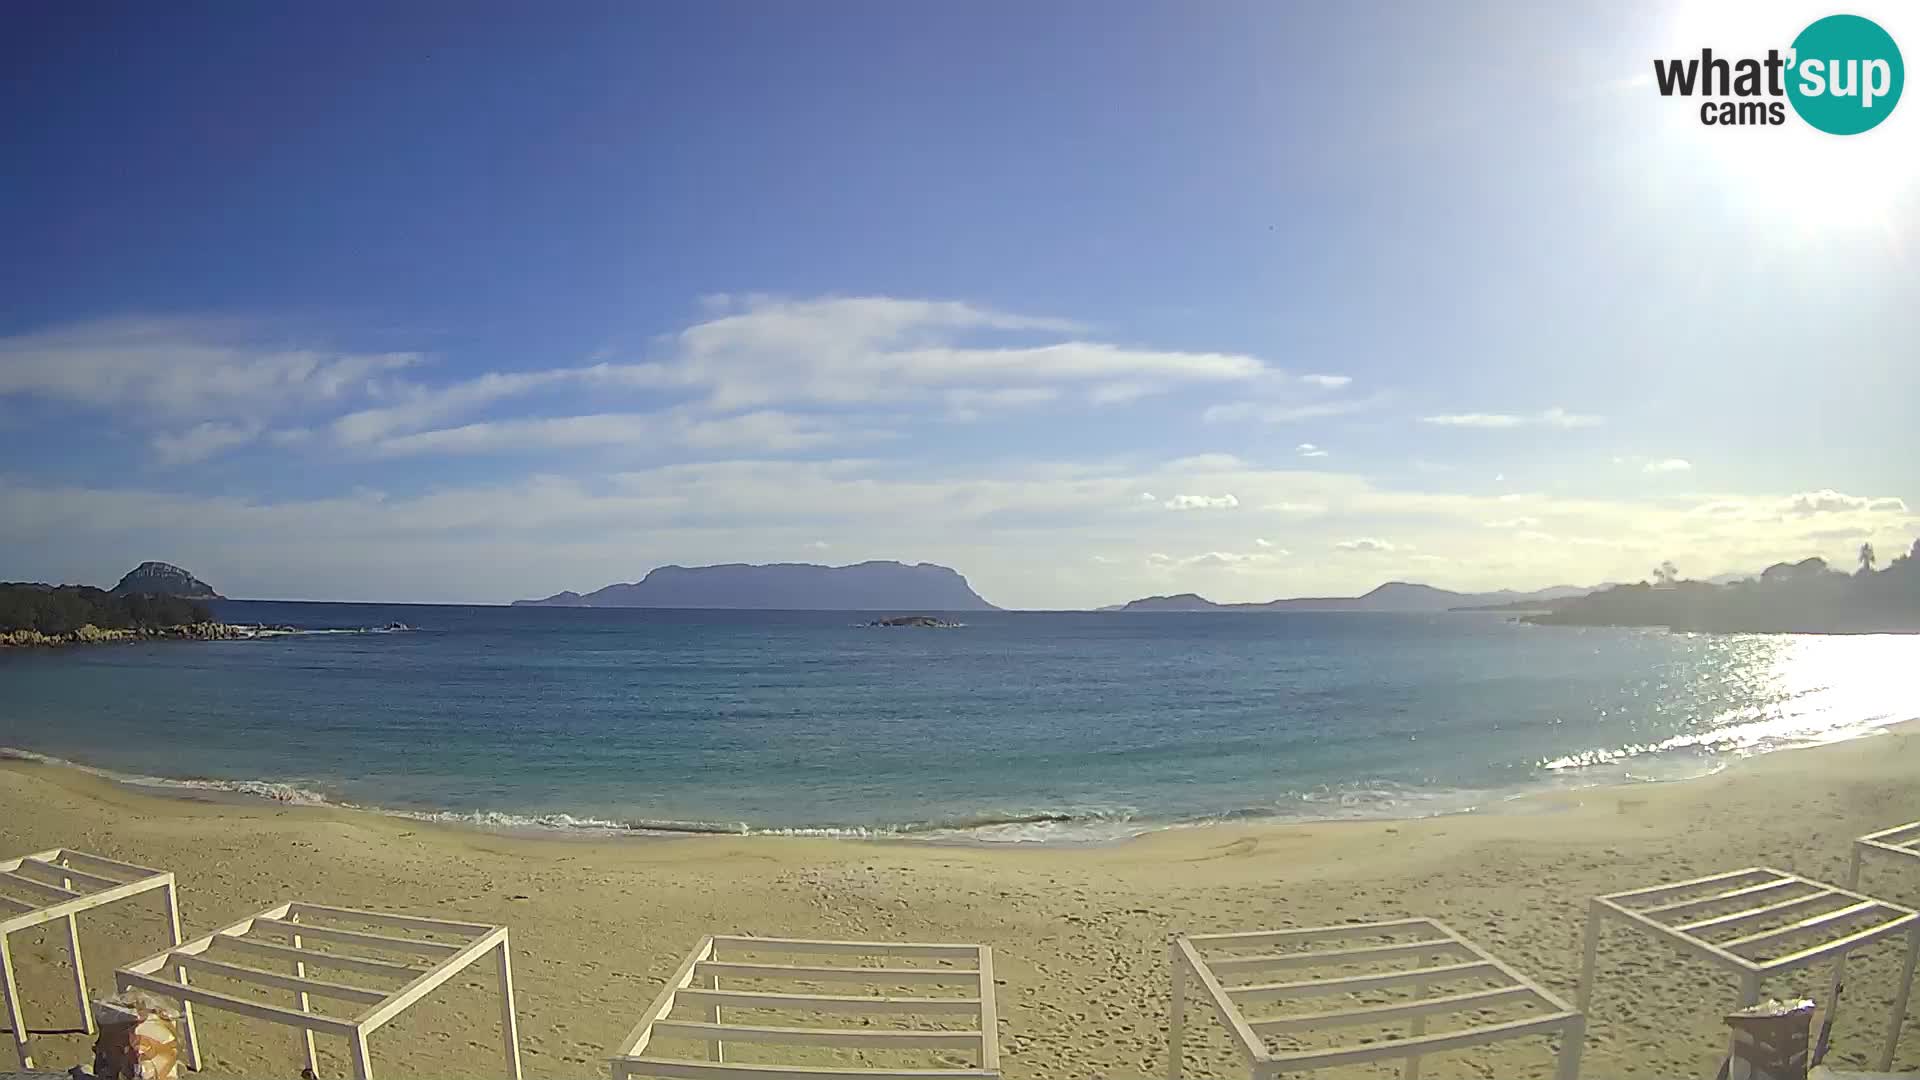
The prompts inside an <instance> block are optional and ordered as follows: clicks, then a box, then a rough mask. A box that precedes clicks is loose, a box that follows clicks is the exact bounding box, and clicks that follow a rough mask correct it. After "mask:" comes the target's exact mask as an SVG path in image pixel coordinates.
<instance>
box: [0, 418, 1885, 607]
mask: <svg viewBox="0 0 1920 1080" xmlns="http://www.w3.org/2000/svg"><path fill="white" fill-rule="evenodd" d="M687 415H688V416H690V417H693V418H696V419H698V418H703V416H702V414H700V413H699V412H698V411H697V410H688V412H687ZM410 472H412V470H404V471H402V470H396V471H395V472H394V473H393V474H392V476H393V479H392V480H391V481H390V482H391V483H393V484H395V485H396V486H395V487H394V488H393V489H392V490H385V491H381V490H355V489H349V490H347V491H345V492H343V493H339V494H329V495H320V496H313V497H288V496H285V495H282V496H278V497H273V498H267V499H256V498H245V497H221V496H202V495H194V494H191V493H188V492H184V491H168V490H164V489H163V488H162V487H160V486H159V485H157V484H154V483H152V482H147V483H143V484H141V485H140V486H139V487H133V486H126V487H119V488H111V487H109V488H82V487H61V486H58V485H36V484H35V483H34V482H33V481H29V480H24V479H22V478H20V477H19V476H17V475H14V476H8V475H0V550H6V551H8V552H9V553H13V554H14V558H15V562H14V566H15V569H13V570H12V571H10V573H13V574H15V575H19V576H25V577H30V578H42V579H46V578H55V579H64V580H70V581H84V582H93V581H102V580H104V581H105V582H106V583H111V581H112V580H113V579H114V578H115V577H117V576H118V574H120V573H122V572H124V571H125V568H126V566H129V565H132V564H133V563H134V562H137V561H139V559H141V558H144V557H148V556H149V555H150V553H151V552H152V551H154V550H164V551H165V552H167V553H168V554H169V557H170V558H172V560H173V561H175V562H178V563H180V564H182V565H185V566H187V567H189V568H191V569H194V570H196V571H198V572H200V573H201V576H203V577H205V578H207V579H208V580H211V581H214V583H215V584H216V585H219V586H221V588H222V590H223V591H225V592H228V593H229V594H231V595H239V596H247V595H253V596H264V595H278V596H288V597H300V596H305V597H313V598H332V599H369V600H381V599H385V600H440V601H463V600H465V601H473V600H484V601H498V600H509V599H514V598H517V597H520V596H532V595H544V594H546V593H551V592H556V591H558V590H559V589H562V588H593V587H598V586H600V585H604V584H606V583H608V582H612V581H631V580H634V579H635V578H636V577H638V576H639V575H640V574H642V573H644V572H645V571H646V569H648V568H649V567H651V566H654V565H659V564H662V563H667V562H678V563H683V564H684V563H702V562H727V561H736V560H738V561H752V562H762V561H770V560H778V559H781V558H792V557H793V556H794V554H795V553H800V552H806V551H808V550H809V548H808V545H809V544H811V543H813V542H815V541H820V542H826V543H830V544H832V545H833V551H834V554H835V557H836V559H837V560H845V561H858V560H860V559H862V558H901V559H909V560H916V559H925V560H929V561H934V562H940V563H944V564H946V565H950V566H954V567H956V568H958V569H960V570H961V571H962V572H963V573H966V574H967V575H968V577H969V578H970V580H972V582H973V583H974V584H975V586H976V587H978V588H979V589H980V591H981V592H982V594H983V595H985V596H987V597H988V598H989V599H991V600H994V601H996V602H1000V603H1006V604H1013V605H1023V606H1052V607H1063V606H1064V607H1072V606H1080V605H1091V604H1097V603H1107V602H1110V601H1112V600H1113V599H1114V598H1115V597H1116V596H1127V595H1147V594H1149V593H1152V592H1165V591H1167V589H1166V587H1165V586H1167V585H1169V584H1175V583H1177V582H1178V579H1175V581H1167V580H1164V579H1156V578H1155V577H1154V575H1156V574H1177V573H1192V574H1196V575H1208V576H1207V578H1206V581H1205V585H1204V586H1203V587H1202V589H1201V591H1205V592H1206V593H1207V594H1208V595H1209V596H1212V597H1214V598H1215V599H1219V600H1267V599H1272V598H1274V597H1276V596H1313V595H1321V596H1326V595H1349V594H1355V593H1359V592H1364V591H1366V590H1367V589H1369V588H1372V587H1373V586H1374V585H1377V584H1379V582H1380V579H1381V577H1382V576H1384V572H1385V571H1388V570H1391V569H1393V568H1395V567H1400V566H1403V565H1404V566H1408V567H1412V566H1419V567H1421V569H1423V570H1424V569H1425V566H1426V565H1428V563H1427V562H1426V561H1425V560H1422V561H1421V562H1419V563H1416V561H1415V560H1416V559H1419V558H1420V557H1422V556H1432V557H1433V558H1434V559H1444V560H1446V561H1445V562H1432V563H1431V564H1430V565H1432V566H1433V567H1435V568H1436V569H1434V570H1432V571H1430V572H1431V573H1433V574H1434V575H1436V576H1435V577H1434V578H1433V579H1432V580H1431V581H1430V583H1431V584H1435V585H1440V586H1443V587H1447V588H1459V589H1462V590H1483V589H1493V588H1500V587H1511V588H1537V587H1542V586H1545V585H1551V584H1556V583H1562V582H1567V581H1574V582H1588V581H1606V580H1638V578H1639V577H1643V576H1645V573H1646V568H1647V567H1648V566H1652V565H1655V564H1656V563H1658V562H1659V561H1660V560H1661V559H1663V558H1668V557H1672V556H1674V555H1676V554H1684V558H1683V559H1682V560H1681V561H1682V564H1683V566H1686V567H1689V568H1691V570H1690V572H1696V573H1698V574H1710V573H1717V572H1719V571H1721V570H1755V571H1757V570H1758V568H1760V567H1763V566H1766V565H1769V564H1771V563H1774V562H1778V561H1781V560H1783V559H1785V560H1789V561H1791V560H1797V559H1799V558H1804V557H1806V556H1807V555H1811V554H1820V555H1824V556H1826V557H1827V558H1828V559H1830V560H1836V561H1841V562H1844V561H1846V560H1848V559H1850V557H1851V553H1852V548H1856V547H1858V541H1857V539H1852V540H1851V541H1850V542H1849V541H1846V540H1838V539H1833V540H1829V539H1825V538H1815V537H1811V536H1809V535H1807V533H1808V532H1809V531H1818V532H1826V531H1828V530H1836V529H1845V528H1852V527H1867V528H1871V529H1872V530H1873V536H1872V537H1871V538H1872V539H1873V541H1874V543H1875V545H1876V546H1877V547H1880V548H1881V549H1882V550H1884V551H1888V552H1892V551H1895V550H1904V549H1905V548H1906V547H1907V546H1908V545H1910V544H1911V543H1912V541H1913V531H1914V530H1915V529H1916V528H1920V520H1916V519H1915V518H1914V517H1913V516H1911V515H1908V514H1903V513H1898V512H1892V508H1893V507H1894V506H1896V505H1899V502H1898V500H1895V499H1892V498H1891V497H1887V496H1880V497H1866V496H1854V495H1847V494H1841V493H1823V492H1812V493H1807V494H1808V495H1810V496H1818V498H1816V499H1812V500H1811V503H1815V504H1817V503H1822V502H1824V503H1827V504H1831V505H1834V506H1839V507H1842V509H1840V510H1833V511H1825V512H1822V513H1821V514H1818V515H1814V516H1795V515H1792V514H1789V513H1786V512H1785V509H1784V508H1785V507H1786V506H1787V505H1789V504H1790V502H1792V501H1793V500H1794V499H1796V498H1798V497H1797V496H1789V495H1786V494H1769V495H1749V496H1738V497H1736V496H1725V495H1720V496H1714V497H1713V499H1712V501H1711V502H1705V501H1703V502H1702V503H1698V504H1696V503H1692V502H1688V503H1675V502H1672V501H1669V500H1662V499H1645V498H1641V499H1623V498H1569V497H1561V496H1556V495H1552V494H1548V493H1509V494H1510V497H1496V496H1492V495H1485V494H1470V493H1461V492H1433V491H1419V490H1403V489H1395V488H1390V487H1379V486H1375V484H1374V483H1372V482H1370V481H1368V480H1367V479H1365V478H1363V477H1359V476H1354V475H1350V474H1337V473H1321V472H1300V471H1293V470H1284V469H1282V470H1268V469H1262V468H1260V467H1258V466H1256V465H1252V464H1247V463H1244V462H1243V463H1240V465H1239V466H1238V467H1237V468H1226V469H1223V470H1222V471H1220V472H1218V473H1217V474H1212V475H1208V476H1206V477H1205V480H1206V483H1205V484H1204V485H1196V484H1192V483H1188V482H1187V481H1189V480H1191V479H1192V478H1193V477H1192V475H1191V474H1190V473H1188V472H1184V471H1178V470H1171V471H1170V470H1169V467H1168V465H1166V464H1158V465H1155V464H1151V463H1149V464H1141V463H1139V462H1137V461H1125V460H1121V461H1115V460H1107V461H1101V460H1094V461H1054V462H1026V463H1011V462H1007V461H1004V460H995V461H989V462H965V461H948V460H921V461H891V460H860V459H849V458H837V459H830V460H777V459H772V458H768V457H756V456H754V455H752V454H751V453H743V454H742V455H740V457H738V458H737V459H731V460H719V461H705V462H694V463H680V464H671V465H659V466H653V467H645V468H636V469H634V470H632V471H626V472H611V473H608V472H592V471H585V472H578V473H575V474H573V475H569V476H546V475H532V476H527V475H512V474H509V475H508V476H504V477H502V478H500V479H498V480H495V481H489V482H479V483H470V484H469V485H467V486H451V487H444V488H426V489H419V488H413V487H409V486H406V485H407V484H408V481H407V480H405V479H403V477H405V475H406V474H407V473H410ZM128 483H129V485H130V484H131V482H128ZM1175 491H1185V492H1197V493H1202V494H1206V493H1214V494H1215V495H1216V496H1217V493H1220V492H1225V491H1231V492H1233V493H1234V495H1235V497H1236V499H1237V501H1238V502H1239V503H1240V504H1241V505H1240V507H1239V508H1238V509H1236V510H1233V511H1230V512H1227V513H1224V514H1218V513H1217V514H1206V513H1197V512H1196V513H1173V512H1161V511H1159V510H1158V507H1157V505H1156V506H1155V512H1153V513H1141V512H1139V508H1140V507H1141V506H1142V505H1143V504H1157V503H1159V502H1160V501H1161V500H1163V499H1164V498H1166V496H1158V497H1157V498H1155V499H1152V500H1147V499H1143V498H1142V496H1143V495H1145V494H1146V493H1148V492H1155V493H1158V492H1175ZM1281 503H1297V504H1308V503H1311V504H1313V505H1314V506H1315V507H1317V508H1318V509H1319V510H1320V512H1319V513H1317V514H1311V515H1288V516H1286V517H1284V518H1282V517H1281V516H1280V515H1278V514H1275V516H1274V517H1273V519H1272V520H1273V521H1275V522H1280V521H1284V525H1280V524H1271V525H1270V524H1268V523H1267V522H1260V523H1258V525H1257V526H1256V525H1255V524H1253V523H1251V522H1249V523H1247V524H1245V525H1241V524H1238V523H1240V522H1242V521H1243V520H1244V517H1243V515H1248V514H1258V513H1262V512H1265V511H1263V510H1262V509H1260V508H1263V507H1267V506H1273V505H1278V504H1281ZM1713 503H1729V504H1738V505H1739V506H1741V507H1743V508H1750V511H1751V512H1749V510H1747V509H1743V510H1742V512H1741V513H1737V514H1720V513H1714V514H1701V513H1697V512H1696V511H1695V508H1696V507H1697V506H1698V505H1712V504H1713ZM1876 503H1882V504H1883V509H1881V510H1879V511H1869V510H1866V509H1865V507H1868V506H1873V505H1875V504H1876ZM1852 506H1858V507H1861V509H1860V510H1858V511H1849V510H1846V509H1844V508H1845V507H1852ZM1522 515H1524V516H1527V517H1532V518H1536V519H1538V520H1542V521H1549V522H1552V523H1553V531H1552V533H1551V534H1549V533H1547V532H1545V531H1543V530H1538V529H1518V530H1516V532H1526V533H1529V534H1534V535H1530V536H1528V537H1525V538H1522V537H1519V536H1517V535H1514V536H1513V542H1507V537H1508V535H1509V534H1504V533H1503V534H1500V537H1501V542H1499V543H1491V544H1490V543H1488V539H1487V537H1488V534H1487V529H1486V525H1485V524H1484V523H1486V522H1489V521H1506V522H1510V521H1511V520H1512V519H1514V518H1516V517H1518V516H1522ZM1850 515H1851V516H1850ZM1223 523H1231V524H1235V528H1234V529H1233V530H1232V532H1244V533H1256V534H1265V535H1264V536H1263V537H1262V538H1264V539H1268V540H1269V542H1270V543H1272V544H1273V546H1271V547H1267V546H1262V545H1260V544H1257V543H1255V542H1253V540H1252V538H1251V537H1249V538H1248V539H1246V540H1245V541H1244V549H1243V550H1238V551H1236V550H1233V548H1234V547H1237V546H1239V544H1238V543H1237V542H1236V541H1234V540H1233V539H1231V534H1229V535H1228V536H1227V537H1224V538H1223V537H1222V535H1221V533H1220V530H1219V529H1218V526H1219V525H1221V524H1223ZM1280 528H1284V529H1285V530H1286V531H1285V532H1284V533H1282V534H1278V535H1285V536H1286V537H1287V540H1286V541H1285V545H1286V547H1288V548H1291V549H1293V550H1294V551H1295V552H1296V553H1300V552H1311V551H1321V552H1327V551H1333V552H1336V553H1337V554H1338V555H1339V557H1336V558H1332V559H1328V558H1301V557H1298V556H1297V555H1296V557H1293V558H1287V557H1284V556H1282V555H1281V550H1282V549H1281V548H1280V545H1279V543H1278V542H1276V539H1275V538H1276V534H1275V533H1274V532H1270V531H1269V530H1270V529H1280ZM1356 538H1358V539H1356ZM1388 538H1391V539H1390V540H1389V539H1388ZM1364 540H1372V541H1373V542H1374V544H1375V545H1376V547H1375V548H1366V547H1363V546H1362V545H1361V541H1364ZM1342 543H1344V544H1346V545H1349V546H1348V547H1346V548H1342V547H1341V546H1340V545H1341V544H1342ZM1386 546H1391V547H1392V549H1393V550H1392V551H1391V552H1387V551H1385V550H1384V548H1385V547H1386ZM1154 551H1157V552H1161V553H1168V558H1169V560H1170V562H1186V561H1191V562H1192V568H1191V569H1188V570H1180V569H1176V568H1174V567H1172V566H1171V565H1169V566H1167V567H1163V568H1161V569H1158V570H1154V569H1150V568H1149V567H1148V566H1147V565H1146V564H1145V563H1144V562H1143V560H1144V559H1145V557H1146V555H1147V553H1148V552H1154ZM369 552H377V553H378V557H377V558H375V557H371V556H369V554H368V553H369ZM1088 552H1100V553H1101V554H1102V556H1103V557H1106V558H1110V559H1111V560H1112V562H1111V564H1101V563H1097V562H1094V561H1093V560H1092V559H1091V558H1090V557H1089V556H1088V554H1087V553H1088ZM1248 554H1267V555H1271V556H1274V558H1273V559H1272V560H1271V561H1268V562H1253V561H1249V560H1247V559H1244V558H1236V556H1244V555H1248ZM1209 555H1217V556H1220V557H1216V558H1212V559H1207V558H1206V557H1207V556H1209ZM1203 559H1204V560H1205V562H1204V563H1203V562H1201V560H1203ZM1395 572H1396V573H1397V572H1399V571H1395ZM1182 584H1184V583H1182Z"/></svg>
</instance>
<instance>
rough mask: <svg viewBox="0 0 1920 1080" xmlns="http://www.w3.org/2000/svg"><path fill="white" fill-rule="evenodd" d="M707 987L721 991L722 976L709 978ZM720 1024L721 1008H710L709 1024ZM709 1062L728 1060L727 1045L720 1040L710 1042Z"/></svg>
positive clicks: (716, 1006)
mask: <svg viewBox="0 0 1920 1080" xmlns="http://www.w3.org/2000/svg"><path fill="white" fill-rule="evenodd" d="M707 986H708V987H710V988H711V989H714V990H718V989H720V976H718V975H715V976H712V977H711V978H709V979H708V980H707ZM719 1022H720V1006H718V1005H710V1006H708V1007H707V1023H709V1024H718V1023H719ZM707 1060H708V1061H725V1060H727V1044H726V1043H723V1042H721V1041H720V1040H719V1039H713V1040H711V1041H709V1042H708V1043H707Z"/></svg>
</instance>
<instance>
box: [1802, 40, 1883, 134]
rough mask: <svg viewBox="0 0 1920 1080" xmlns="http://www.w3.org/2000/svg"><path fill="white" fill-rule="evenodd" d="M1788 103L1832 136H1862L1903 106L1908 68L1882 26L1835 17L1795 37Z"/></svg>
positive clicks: (1815, 125) (1803, 116)
mask: <svg viewBox="0 0 1920 1080" xmlns="http://www.w3.org/2000/svg"><path fill="white" fill-rule="evenodd" d="M1793 56H1794V59H1793V76H1792V78H1791V79H1790V80H1789V81H1788V83H1787V100H1789V101H1791V102H1793V111H1794V112H1797V113H1799V114H1800V119H1802V120H1805V121H1806V122H1807V123H1809V124H1812V125H1813V126H1814V127H1817V128H1819V129H1820V130H1821V131H1824V132H1826V133H1827V134H1829V135H1858V134H1860V133H1861V132H1863V131H1867V130H1870V129H1871V128H1873V127H1874V126H1875V125H1877V124H1879V123H1880V121H1882V120H1885V119H1886V118H1887V114H1888V113H1891V112H1892V111H1893V107H1894V106H1895V105H1897V104H1899V103H1900V90H1901V87H1903V86H1905V85H1906V81H1907V71H1906V66H1905V65H1904V64H1902V63H1901V62H1900V47H1899V46H1897V45H1895V44H1894V43H1893V36H1892V35H1890V34H1888V33H1887V32H1886V31H1885V30H1882V29H1880V24H1879V23H1876V22H1874V21H1873V20H1872V19H1863V18H1861V17H1860V16H1858V15H1829V16H1827V17H1826V18H1824V19H1821V20H1819V21H1818V22H1815V23H1814V24H1812V25H1811V26H1808V27H1807V28H1806V29H1805V30H1802V31H1800V36H1799V37H1797V38H1794V39H1793Z"/></svg>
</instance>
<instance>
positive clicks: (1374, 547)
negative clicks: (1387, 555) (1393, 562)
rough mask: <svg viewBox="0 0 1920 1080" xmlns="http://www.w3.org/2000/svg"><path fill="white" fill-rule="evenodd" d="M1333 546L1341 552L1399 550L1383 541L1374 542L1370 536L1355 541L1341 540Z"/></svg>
mask: <svg viewBox="0 0 1920 1080" xmlns="http://www.w3.org/2000/svg"><path fill="white" fill-rule="evenodd" d="M1333 546H1334V547H1337V548H1339V549H1340V550H1341V551H1377V552H1390V551H1397V550H1399V549H1398V548H1397V547H1395V546H1394V545H1393V544H1389V543H1387V542H1386V541H1385V540H1376V539H1374V538H1373V537H1371V536H1362V537H1360V538H1359V539H1357V540H1342V541H1340V542H1339V543H1337V544H1335V545H1333Z"/></svg>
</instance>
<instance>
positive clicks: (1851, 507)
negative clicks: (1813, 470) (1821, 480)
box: [1782, 488, 1907, 517]
mask: <svg viewBox="0 0 1920 1080" xmlns="http://www.w3.org/2000/svg"><path fill="white" fill-rule="evenodd" d="M1782 509H1783V511H1784V512H1785V513H1788V514H1792V515H1794V516H1796V517H1811V516H1812V515H1814V514H1842V513H1869V514H1904V513H1906V512H1907V504H1906V500H1904V499H1898V498H1894V497H1892V496H1882V497H1880V498H1867V497H1864V496H1860V495H1843V494H1841V493H1840V492H1838V491H1834V490H1833V489H1832V488H1825V489H1822V490H1820V491H1807V492H1802V493H1801V494H1798V495H1794V496H1792V497H1790V498H1788V499H1787V500H1785V502H1784V504H1783V506H1782Z"/></svg>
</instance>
